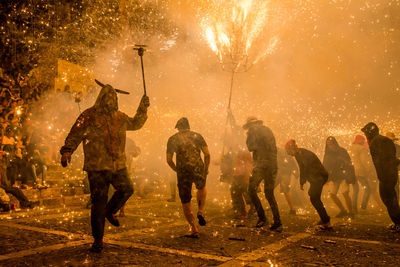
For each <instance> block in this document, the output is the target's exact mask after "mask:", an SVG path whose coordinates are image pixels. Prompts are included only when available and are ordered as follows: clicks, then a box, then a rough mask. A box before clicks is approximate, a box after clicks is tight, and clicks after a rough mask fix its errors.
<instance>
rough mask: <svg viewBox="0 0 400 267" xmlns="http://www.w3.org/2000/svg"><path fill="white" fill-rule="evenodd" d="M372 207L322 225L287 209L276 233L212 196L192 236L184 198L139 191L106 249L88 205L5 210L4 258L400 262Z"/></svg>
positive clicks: (9, 262)
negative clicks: (94, 249)
mask: <svg viewBox="0 0 400 267" xmlns="http://www.w3.org/2000/svg"><path fill="white" fill-rule="evenodd" d="M328 212H330V213H331V214H334V212H335V210H333V209H332V208H328ZM369 212H370V214H369V215H367V214H359V215H358V216H357V217H356V218H355V219H352V220H350V219H333V224H334V230H333V231H328V232H318V231H316V230H315V228H314V227H313V225H314V224H315V222H316V221H317V219H318V218H317V215H316V214H315V213H314V211H313V210H311V209H310V210H309V211H305V212H303V213H302V214H300V215H296V216H293V215H288V214H287V213H288V212H287V210H285V209H282V221H283V223H284V229H283V232H282V233H275V232H271V231H269V230H268V229H256V228H253V226H254V224H255V223H256V218H255V217H250V218H248V219H246V220H243V221H237V220H233V219H231V217H232V216H231V214H230V210H229V208H228V207H227V206H224V205H222V204H220V203H219V202H218V201H216V200H214V201H213V200H212V199H210V201H209V202H208V203H207V214H206V218H207V220H208V221H207V225H206V226H205V227H202V228H201V229H200V230H201V232H200V238H199V239H190V238H186V237H184V235H185V234H187V231H188V227H187V224H186V223H185V221H184V218H183V214H182V212H181V208H180V204H179V203H178V202H176V203H168V202H167V201H166V200H165V198H155V199H143V200H137V199H134V198H132V199H131V200H130V201H129V202H128V205H127V208H126V217H122V218H120V221H121V226H120V227H118V228H116V227H112V226H111V225H110V224H108V223H107V224H106V236H105V248H104V251H103V253H101V254H92V253H90V252H89V251H88V248H89V247H90V244H91V242H92V238H91V236H90V224H89V223H90V217H89V210H87V209H84V208H74V209H72V208H70V209H68V208H51V209H50V208H48V209H46V208H41V209H40V208H36V209H34V210H30V211H20V212H14V213H1V214H0V266H117V265H129V266H156V265H157V266H172V265H178V266H218V265H221V266H321V265H324V266H399V262H400V234H396V233H392V232H390V231H388V230H387V229H386V226H387V225H388V224H389V223H390V222H389V219H388V216H387V214H386V212H384V211H379V210H377V209H373V210H371V211H369ZM269 217H271V214H269Z"/></svg>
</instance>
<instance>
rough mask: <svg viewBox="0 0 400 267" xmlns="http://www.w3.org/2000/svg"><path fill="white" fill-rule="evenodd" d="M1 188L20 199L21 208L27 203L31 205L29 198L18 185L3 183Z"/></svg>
mask: <svg viewBox="0 0 400 267" xmlns="http://www.w3.org/2000/svg"><path fill="white" fill-rule="evenodd" d="M1 188H3V189H4V191H6V193H7V194H11V195H13V196H14V197H15V198H16V199H18V201H19V204H20V206H21V208H25V207H26V206H27V205H29V200H28V198H27V197H26V196H25V195H24V193H23V192H22V191H21V189H19V188H18V187H12V186H5V185H2V186H1Z"/></svg>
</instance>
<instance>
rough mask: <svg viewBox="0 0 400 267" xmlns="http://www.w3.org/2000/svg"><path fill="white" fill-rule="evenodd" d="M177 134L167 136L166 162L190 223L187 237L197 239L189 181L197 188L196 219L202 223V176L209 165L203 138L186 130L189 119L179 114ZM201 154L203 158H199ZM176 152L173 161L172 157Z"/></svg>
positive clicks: (203, 176)
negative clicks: (175, 178)
mask: <svg viewBox="0 0 400 267" xmlns="http://www.w3.org/2000/svg"><path fill="white" fill-rule="evenodd" d="M175 128H176V129H178V133H176V134H174V135H173V136H171V137H170V138H169V139H168V143H167V163H168V165H169V166H170V167H171V168H172V169H173V170H174V171H175V172H176V173H177V176H178V190H179V197H180V199H181V202H182V208H183V213H184V214H185V217H186V220H187V221H188V223H189V225H190V230H191V233H190V234H189V235H186V236H187V237H192V238H198V237H199V231H198V228H197V225H196V223H195V219H194V215H193V212H192V207H191V203H190V201H191V199H192V184H193V183H194V184H195V185H196V189H197V205H198V211H197V219H198V222H199V224H200V225H201V226H204V225H206V220H205V219H204V205H205V200H206V193H207V192H206V178H207V174H208V167H209V165H210V152H209V151H208V146H207V143H206V141H205V140H204V138H203V137H202V136H201V135H200V134H198V133H195V132H192V131H191V130H190V126H189V121H188V119H187V118H185V117H183V118H181V119H179V120H178V122H177V123H176V125H175ZM201 152H203V154H204V161H203V159H202V158H201ZM174 154H176V164H175V163H174V161H173V160H172V158H173V156H174Z"/></svg>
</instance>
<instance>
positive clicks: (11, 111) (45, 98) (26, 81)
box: [0, 70, 73, 211]
mask: <svg viewBox="0 0 400 267" xmlns="http://www.w3.org/2000/svg"><path fill="white" fill-rule="evenodd" d="M0 90H1V92H0V101H1V104H2V105H1V106H0V108H1V109H0V157H1V160H0V164H1V168H0V180H1V188H0V190H1V191H2V192H1V193H2V194H1V195H2V196H4V198H5V200H7V196H6V194H5V193H8V194H12V195H14V196H15V197H16V198H17V199H18V200H19V204H20V207H21V208H32V207H34V206H36V205H38V202H31V201H29V200H28V199H27V198H26V197H25V195H24V194H23V191H21V190H20V189H29V188H37V189H46V188H48V184H47V183H46V175H47V168H48V166H49V165H51V164H55V162H56V161H58V158H59V153H58V151H57V150H58V148H59V144H58V143H57V139H61V138H62V133H61V132H60V131H59V130H58V129H57V126H56V125H55V123H54V121H56V120H59V119H58V116H54V113H51V112H48V111H49V110H48V109H46V103H51V102H52V101H54V99H55V98H57V97H64V98H66V97H69V98H72V94H71V93H70V92H55V91H54V90H50V89H49V88H48V87H47V86H46V85H43V84H42V83H40V82H38V81H37V79H36V78H35V76H34V75H31V76H21V75H18V76H17V77H16V78H15V77H12V76H9V75H7V74H5V73H3V71H2V70H0ZM67 95H68V96H67ZM72 101H73V100H72ZM68 111H69V110H68V109H67V110H66V112H68ZM51 116H54V117H55V118H53V120H54V121H51V119H50V117H51ZM43 124H48V125H47V126H44V125H43ZM0 201H1V202H0V206H1V207H0V209H2V210H5V211H7V210H9V209H10V208H13V207H15V205H13V204H8V203H7V201H4V199H3V200H2V199H1V198H0Z"/></svg>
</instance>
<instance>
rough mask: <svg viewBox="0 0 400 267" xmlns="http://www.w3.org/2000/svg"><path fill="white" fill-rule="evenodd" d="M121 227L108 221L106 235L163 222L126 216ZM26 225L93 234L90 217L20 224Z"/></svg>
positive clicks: (31, 221) (33, 221) (27, 221)
mask: <svg viewBox="0 0 400 267" xmlns="http://www.w3.org/2000/svg"><path fill="white" fill-rule="evenodd" d="M119 220H120V224H121V226H120V227H114V226H112V225H111V224H110V223H108V221H107V220H106V225H105V233H106V234H115V233H120V232H124V231H129V230H132V229H142V228H148V227H157V226H158V225H160V224H161V223H162V222H161V221H160V220H152V219H149V218H140V217H137V216H129V215H128V216H126V217H123V218H119ZM18 223H20V224H24V225H30V226H36V227H42V228H46V229H52V230H58V231H66V232H72V233H77V234H91V226H90V216H87V215H86V216H82V217H80V216H79V217H62V216H60V217H59V218H53V219H41V220H35V219H33V220H26V221H20V222H18Z"/></svg>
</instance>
